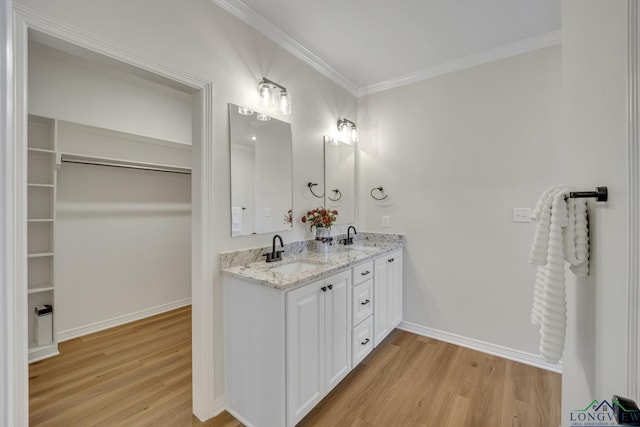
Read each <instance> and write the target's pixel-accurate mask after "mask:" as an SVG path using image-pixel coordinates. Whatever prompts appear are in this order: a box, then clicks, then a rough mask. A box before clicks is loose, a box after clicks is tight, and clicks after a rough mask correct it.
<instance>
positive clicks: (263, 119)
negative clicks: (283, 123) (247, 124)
mask: <svg viewBox="0 0 640 427" xmlns="http://www.w3.org/2000/svg"><path fill="white" fill-rule="evenodd" d="M256 118H257V119H258V120H260V121H261V122H268V121H269V120H271V117H269V116H267V115H266V114H264V113H258V114H257V115H256Z"/></svg>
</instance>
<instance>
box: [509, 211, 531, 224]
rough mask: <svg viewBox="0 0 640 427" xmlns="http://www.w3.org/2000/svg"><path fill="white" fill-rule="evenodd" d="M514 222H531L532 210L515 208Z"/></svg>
mask: <svg viewBox="0 0 640 427" xmlns="http://www.w3.org/2000/svg"><path fill="white" fill-rule="evenodd" d="M512 219H513V222H531V208H513V212H512Z"/></svg>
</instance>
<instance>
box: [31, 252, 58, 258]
mask: <svg viewBox="0 0 640 427" xmlns="http://www.w3.org/2000/svg"><path fill="white" fill-rule="evenodd" d="M48 256H53V252H33V253H30V254H27V258H44V257H48Z"/></svg>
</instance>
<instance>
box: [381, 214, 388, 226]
mask: <svg viewBox="0 0 640 427" xmlns="http://www.w3.org/2000/svg"><path fill="white" fill-rule="evenodd" d="M382 226H383V227H388V226H389V216H388V215H383V216H382Z"/></svg>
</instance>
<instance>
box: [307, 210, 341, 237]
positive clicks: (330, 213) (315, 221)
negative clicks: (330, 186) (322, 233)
mask: <svg viewBox="0 0 640 427" xmlns="http://www.w3.org/2000/svg"><path fill="white" fill-rule="evenodd" d="M337 217H338V211H336V210H331V209H327V208H326V207H324V206H320V207H319V208H316V209H312V210H310V211H309V212H307V214H306V215H304V216H303V217H302V222H303V223H305V224H309V229H310V230H311V231H313V227H316V228H331V226H332V225H333V223H334V222H336V219H337Z"/></svg>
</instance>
